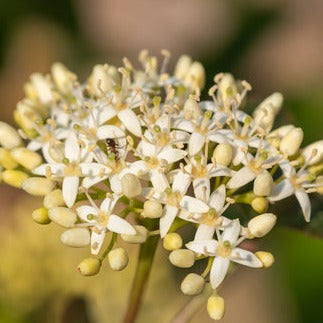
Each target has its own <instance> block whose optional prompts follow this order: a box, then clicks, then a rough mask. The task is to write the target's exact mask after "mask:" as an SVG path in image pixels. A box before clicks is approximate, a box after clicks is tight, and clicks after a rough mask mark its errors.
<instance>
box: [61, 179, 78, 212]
mask: <svg viewBox="0 0 323 323" xmlns="http://www.w3.org/2000/svg"><path fill="white" fill-rule="evenodd" d="M79 182H80V180H79V178H78V176H66V177H64V180H63V187H62V193H63V198H64V201H65V203H66V205H67V206H68V207H72V206H73V204H74V202H75V199H76V195H77V192H78V189H79Z"/></svg>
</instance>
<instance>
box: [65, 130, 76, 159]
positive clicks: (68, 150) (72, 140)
mask: <svg viewBox="0 0 323 323" xmlns="http://www.w3.org/2000/svg"><path fill="white" fill-rule="evenodd" d="M64 151H65V157H66V158H68V160H69V161H77V160H78V159H79V157H80V145H79V143H78V140H77V137H76V134H75V133H74V132H72V133H71V134H70V135H69V136H68V138H67V139H66V141H65V150H64Z"/></svg>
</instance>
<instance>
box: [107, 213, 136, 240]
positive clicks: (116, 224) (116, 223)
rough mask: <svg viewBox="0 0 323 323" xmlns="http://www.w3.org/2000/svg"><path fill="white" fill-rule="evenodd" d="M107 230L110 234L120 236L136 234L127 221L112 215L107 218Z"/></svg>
mask: <svg viewBox="0 0 323 323" xmlns="http://www.w3.org/2000/svg"><path fill="white" fill-rule="evenodd" d="M107 228H108V229H109V230H110V231H112V232H116V233H120V234H130V235H133V234H136V230H135V229H134V228H133V227H132V225H131V224H130V223H129V222H128V221H126V220H124V219H122V218H120V217H119V216H117V215H114V214H111V216H110V217H109V221H108V224H107Z"/></svg>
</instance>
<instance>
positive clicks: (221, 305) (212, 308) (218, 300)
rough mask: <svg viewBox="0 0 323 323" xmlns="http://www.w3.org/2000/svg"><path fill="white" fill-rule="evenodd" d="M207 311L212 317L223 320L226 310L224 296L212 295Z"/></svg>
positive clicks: (208, 301)
mask: <svg viewBox="0 0 323 323" xmlns="http://www.w3.org/2000/svg"><path fill="white" fill-rule="evenodd" d="M207 312H208V314H209V316H210V317H211V319H213V320H215V321H218V320H221V319H222V318H223V316H224V312H225V302H224V298H223V297H221V296H218V295H212V296H210V297H209V298H208V300H207Z"/></svg>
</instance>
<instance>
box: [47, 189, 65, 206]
mask: <svg viewBox="0 0 323 323" xmlns="http://www.w3.org/2000/svg"><path fill="white" fill-rule="evenodd" d="M43 204H44V206H45V207H46V208H47V209H51V208H53V207H55V206H64V205H65V202H64V198H63V194H62V191H61V190H60V189H57V190H54V191H52V192H50V193H48V194H47V195H46V196H45V198H44V202H43Z"/></svg>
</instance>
